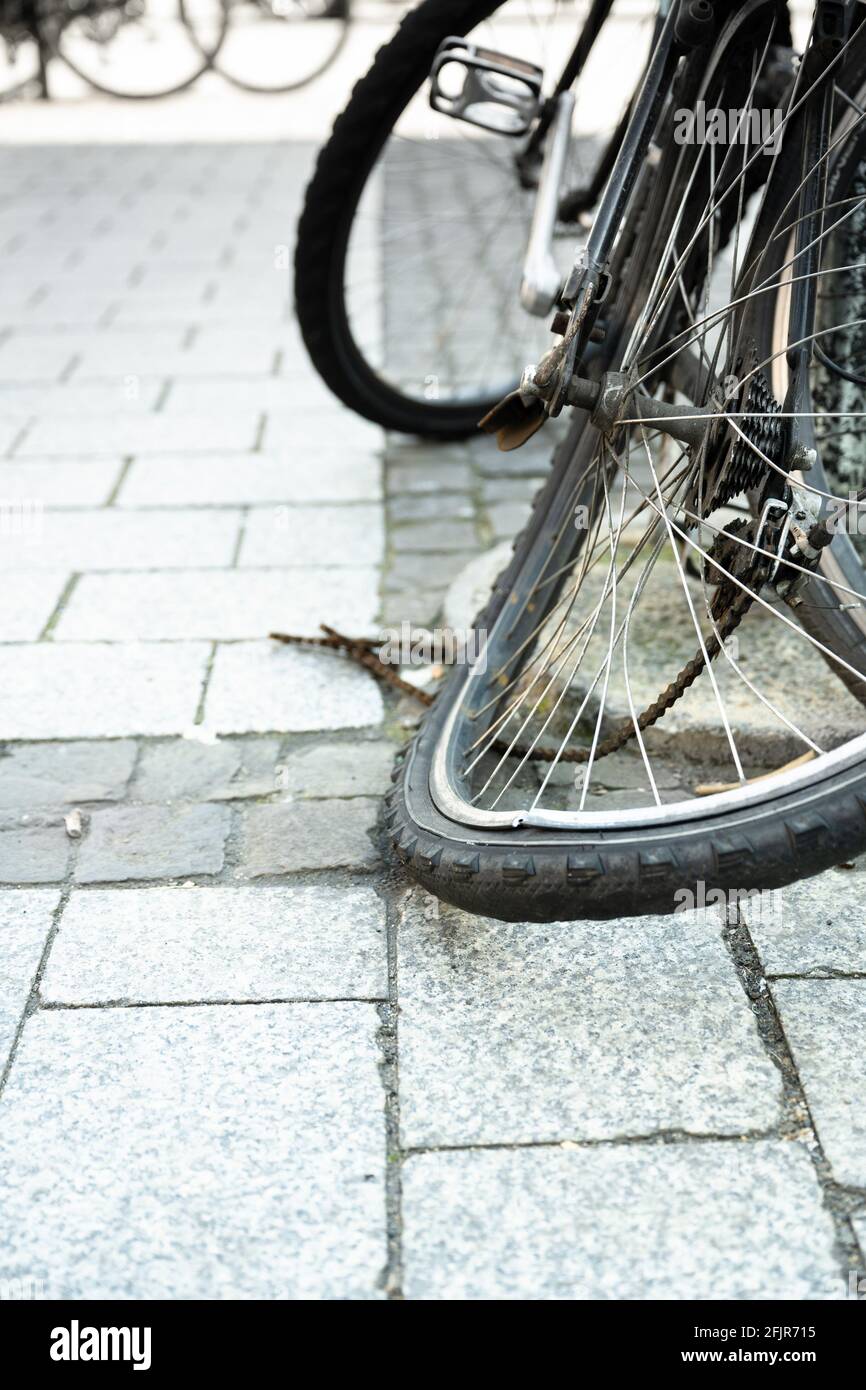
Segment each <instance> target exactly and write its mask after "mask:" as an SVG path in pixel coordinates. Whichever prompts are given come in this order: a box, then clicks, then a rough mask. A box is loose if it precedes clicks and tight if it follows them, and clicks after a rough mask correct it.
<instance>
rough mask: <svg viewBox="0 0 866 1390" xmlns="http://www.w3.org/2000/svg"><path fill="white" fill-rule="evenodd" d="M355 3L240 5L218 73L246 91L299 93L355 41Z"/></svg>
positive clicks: (285, 0)
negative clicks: (352, 30) (352, 38)
mask: <svg viewBox="0 0 866 1390" xmlns="http://www.w3.org/2000/svg"><path fill="white" fill-rule="evenodd" d="M350 20H351V11H350V5H349V0H240V2H239V3H238V2H237V0H235V3H234V4H233V6H232V14H231V26H230V29H229V32H228V35H227V38H226V41H225V42H224V43H223V45H222V46H221V51H220V54H219V58H218V61H217V62H216V63H215V67H216V69H217V71H218V72H219V73H220V75H221V76H222V77H225V78H226V79H227V81H229V82H231V83H232V84H233V85H234V86H235V87H240V88H241V90H242V91H245V92H262V93H276V92H296V91H299V90H300V88H302V87H306V86H307V85H308V84H309V83H310V82H313V81H315V79H316V78H317V77H320V76H321V75H322V73H323V72H324V71H325V70H326V69H327V68H329V67H330V66H331V64H332V63H333V62H334V61H335V60H336V58H337V57H338V56H339V54H340V53H341V52H342V50H343V47H344V45H345V43H346V40H347V38H348V36H349V23H350Z"/></svg>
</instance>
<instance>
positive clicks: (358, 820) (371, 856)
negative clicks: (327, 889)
mask: <svg viewBox="0 0 866 1390" xmlns="http://www.w3.org/2000/svg"><path fill="white" fill-rule="evenodd" d="M378 811H379V802H378V801H373V800H370V799H367V798H364V797H356V798H354V799H353V800H351V801H311V802H307V803H306V804H304V805H302V806H299V805H286V804H279V803H277V804H275V805H270V806H250V807H249V808H248V809H247V810H246V811H244V814H243V821H242V827H241V862H242V865H243V868H242V872H243V874H244V875H245V876H246V877H247V878H261V877H262V876H263V875H266V874H290V873H295V872H297V871H298V870H301V869H372V868H374V867H375V866H376V864H377V863H378V860H379V854H378V851H377V849H376V847H375V845H374V843H373V840H372V839H371V838H370V836H371V833H372V832H373V831H374V830H375V826H376V818H377V815H378Z"/></svg>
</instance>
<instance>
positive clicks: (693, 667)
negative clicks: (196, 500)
mask: <svg viewBox="0 0 866 1390" xmlns="http://www.w3.org/2000/svg"><path fill="white" fill-rule="evenodd" d="M726 590H733V591H734V592H733V596H732V597H731V600H730V602H729V603H728V604H727V606H726V607H725V608H724V611H723V612H722V614H721V615H720V617H719V620H718V623H717V625H716V629H715V631H714V632H713V634H712V636H711V637H710V638H709V639H708V640H707V642H706V643H705V644H704V648H705V651H706V657H705V656H704V651H703V650H702V651H699V652H697V653H696V654H695V655H694V656H693V657H692V659H691V661H689V662H687V663H686V665H685V666H684V667H683V668H682V670H681V671H679V672H678V673H677V675H676V676H675V678H674V679H673V680H672V681H671V683H670V685H668V686H666V687H665V689H664V690H663V691H662V692H661V694H660V695H659V697H658V699H656V700H654V701H653V703H652V704H651V705H648V706H647V708H646V709H645V710H643V711H642V713H641V714H639V715H638V718H637V720H636V721H634V720H631V719H628V720H625V721H624V722H623V724H622V725H621V727H620V728H619V729H617V730H616V731H615V732H614V733H612V734H609V735H608V736H607V738H605V739H602V740H601V741H600V743H599V744H598V745H597V747H596V750H595V754H594V758H606V757H608V756H609V755H610V754H611V753H615V752H617V750H618V749H620V748H622V747H623V745H624V744H626V743H628V741H629V739H632V738H634V737H636V735H637V731H638V729H639V730H640V731H641V732H643V730H644V729H648V728H649V727H650V726H651V725H652V724H656V723H657V722H658V721H659V719H661V718H662V716H663V715H665V714H666V713H667V711H668V710H669V709H670V708H671V706H672V705H674V704H676V702H677V700H679V699H680V698H681V696H683V695H684V694H685V692H686V691H687V690H688V688H689V686H691V685H693V684H694V682H695V681H696V680H697V678H698V676H699V675H700V674H701V672H702V671H703V670H704V668H705V666H706V664H707V660H710V661H712V659H713V657H715V656H717V655H718V653H719V652H720V651H721V648H722V644H723V643H724V642H725V641H726V640H727V638H728V637H730V635H731V633H732V632H733V631H734V629H735V628H736V627H737V626H738V625H739V623H740V622H741V621H742V619H743V618H744V617H745V615H746V613H747V612H748V610H749V608H750V607H751V605H752V602H753V599H754V594H752V593H750V592H748V591H746V590H743V589H735V587H734V585H732V584H730V583H729V582H726V583H725V584H724V585H722V586H720V587H719V591H718V593H717V596H716V597H717V600H718V599H719V598H721V597H722V595H723V593H724V596H725V597H726V598H727V593H726V592H725V591H726ZM319 626H320V627H321V629H322V631H323V632H324V634H325V636H324V637H302V636H298V635H296V634H294V633H288V632H271V633H269V634H268V635H269V636H270V637H271V638H272V640H273V641H275V642H283V643H286V644H290V645H292V646H311V647H325V648H327V649H329V650H331V651H343V652H345V653H346V655H347V656H348V657H350V658H351V660H353V661H356V662H357V663H358V665H359V666H363V667H364V668H365V670H367V671H369V672H370V673H371V674H372V675H373V676H375V677H376V678H377V679H378V680H380V681H383V682H384V683H385V684H386V685H390V686H391V687H392V688H393V689H394V690H399V691H401V692H402V693H403V694H404V695H411V696H413V697H414V699H416V700H417V701H418V702H419V704H422V705H427V706H430V705H432V704H433V702H434V700H435V699H436V696H435V695H431V694H430V693H429V692H428V691H426V690H419V689H418V687H417V686H414V685H412V684H411V682H409V681H405V680H403V679H402V678H401V677H400V676H398V675H397V674H396V673H395V672H394V671H392V670H391V669H390V667H389V666H386V665H385V663H384V661H382V660H381V659H380V658H379V657H378V656H377V654H376V652H375V650H374V648H375V647H377V646H379V645H381V644H380V643H379V641H378V639H375V638H367V637H347V636H346V635H345V634H344V633H342V632H337V630H336V629H335V628H332V627H329V626H328V625H327V623H320V624H319ZM491 750H492V751H495V752H497V753H510V755H511V756H512V757H515V758H524V757H527V758H532V759H533V760H536V761H538V762H549V763H550V762H568V763H584V762H588V761H589V755H590V750H589V748H563V749H561V750H557V749H553V748H544V747H539V746H535V747H532V746H530V747H526V746H525V745H521V744H517V743H516V744H514V745H513V746H510V745H509V744H508V743H507V742H506V741H505V740H504V739H496V741H495V742H494V743H493V744H492V745H491Z"/></svg>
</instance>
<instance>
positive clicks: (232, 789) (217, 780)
mask: <svg viewBox="0 0 866 1390" xmlns="http://www.w3.org/2000/svg"><path fill="white" fill-rule="evenodd" d="M195 732H196V730H195V729H192V730H190V731H189V734H190V737H187V738H184V739H172V740H170V741H168V742H165V743H162V742H160V743H151V744H147V745H146V746H145V747H144V748H143V749H142V753H141V758H140V760H139V763H138V766H137V768H136V775H135V782H134V785H133V788H132V795H133V798H134V799H135V800H136V801H161V802H169V803H170V802H172V801H178V800H185V801H194V800H199V801H235V800H239V799H241V798H243V797H250V796H268V795H270V793H271V792H274V791H276V790H277V786H278V773H277V768H278V766H279V761H280V756H279V755H280V743H281V740H280V739H278V738H262V739H219V740H214V741H213V742H207V743H204V742H199V741H198V740H197V739H195V738H194V737H192V735H193V734H194V733H195Z"/></svg>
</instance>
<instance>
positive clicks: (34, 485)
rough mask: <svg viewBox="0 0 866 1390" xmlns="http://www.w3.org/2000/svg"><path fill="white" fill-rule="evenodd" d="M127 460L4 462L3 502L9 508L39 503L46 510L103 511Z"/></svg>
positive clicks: (0, 467) (0, 472)
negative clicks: (63, 508) (21, 504)
mask: <svg viewBox="0 0 866 1390" xmlns="http://www.w3.org/2000/svg"><path fill="white" fill-rule="evenodd" d="M122 468H123V460H122V459H120V458H106V459H67V458H53V459H28V460H27V461H26V463H15V462H14V461H13V460H10V459H4V460H0V499H2V501H3V503H4V504H5V505H7V506H8V505H9V504H10V503H14V502H19V503H20V502H33V501H34V500H36V501H38V502H39V503H40V504H41V505H42V506H43V507H101V506H103V504H104V503H106V502H107V501H108V499H109V497H110V496H111V493H112V491H113V490H114V487H115V486H116V484H117V482H118V480H119V478H120V474H121V470H122Z"/></svg>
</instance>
